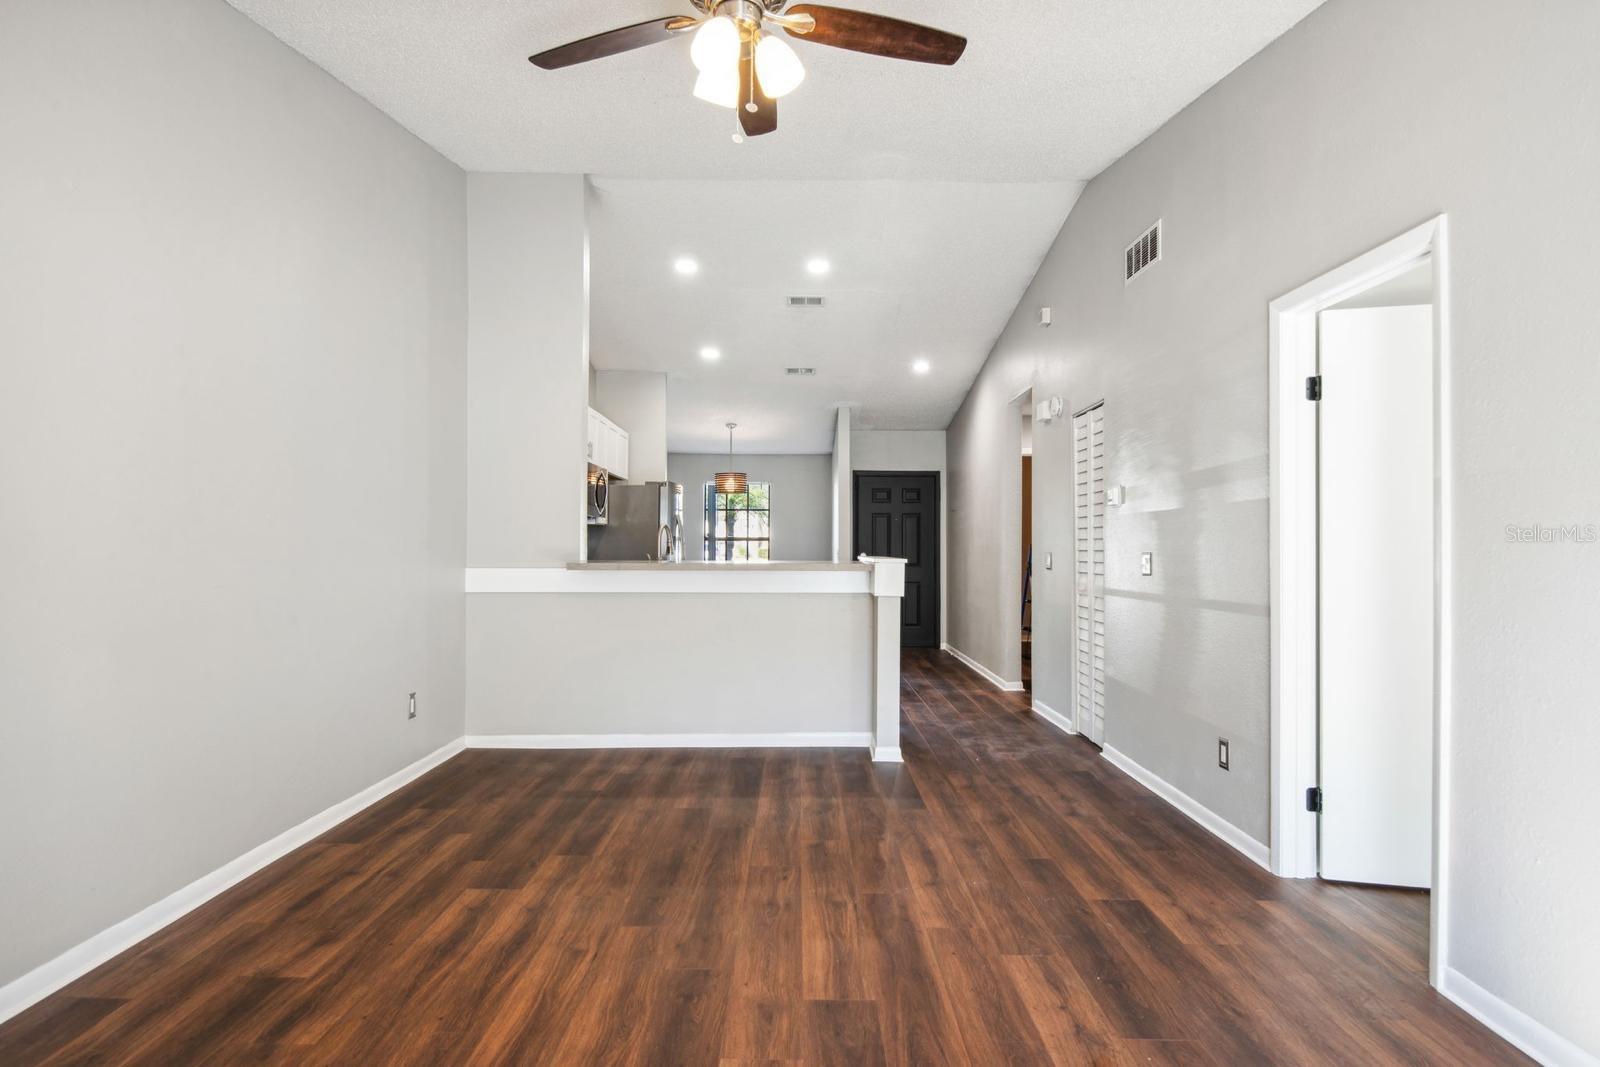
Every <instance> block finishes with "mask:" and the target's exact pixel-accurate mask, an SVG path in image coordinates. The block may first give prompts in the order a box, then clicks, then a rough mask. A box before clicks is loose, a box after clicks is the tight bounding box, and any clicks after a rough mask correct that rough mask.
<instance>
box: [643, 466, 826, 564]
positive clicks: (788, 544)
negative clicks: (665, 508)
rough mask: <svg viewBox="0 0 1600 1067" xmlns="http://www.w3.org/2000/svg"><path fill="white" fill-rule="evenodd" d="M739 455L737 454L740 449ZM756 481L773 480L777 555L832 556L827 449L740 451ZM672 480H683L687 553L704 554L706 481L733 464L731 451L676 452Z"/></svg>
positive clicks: (688, 556) (793, 557) (774, 550)
mask: <svg viewBox="0 0 1600 1067" xmlns="http://www.w3.org/2000/svg"><path fill="white" fill-rule="evenodd" d="M736 455H737V454H736ZM737 460H738V463H739V467H740V469H742V470H743V471H744V472H745V473H746V474H748V475H749V476H750V480H751V481H752V482H770V483H771V485H772V558H773V559H781V560H827V559H832V558H833V480H832V475H831V473H830V467H831V464H832V460H831V459H830V458H829V457H828V456H825V455H801V456H781V455H770V456H768V455H751V456H737ZM667 467H668V470H669V471H670V472H671V480H672V481H675V482H679V483H681V484H682V485H683V539H684V550H683V558H684V559H701V558H702V557H703V555H704V551H703V550H704V547H705V526H706V522H705V485H706V483H707V482H709V481H710V480H711V478H712V476H713V475H714V474H716V473H717V471H723V470H727V469H728V456H727V454H726V453H723V454H722V455H699V454H690V453H685V452H674V453H672V455H670V456H669V457H667Z"/></svg>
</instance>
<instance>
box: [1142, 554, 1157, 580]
mask: <svg viewBox="0 0 1600 1067" xmlns="http://www.w3.org/2000/svg"><path fill="white" fill-rule="evenodd" d="M1155 572H1156V554H1155V553H1154V552H1142V553H1140V554H1139V573H1140V574H1142V575H1144V576H1145V577H1146V578H1148V577H1150V575H1152V574H1154V573H1155Z"/></svg>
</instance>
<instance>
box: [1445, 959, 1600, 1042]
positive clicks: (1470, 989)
mask: <svg viewBox="0 0 1600 1067" xmlns="http://www.w3.org/2000/svg"><path fill="white" fill-rule="evenodd" d="M1439 992H1441V993H1443V994H1444V995H1445V996H1447V997H1449V998H1450V999H1451V1000H1453V1001H1455V1002H1456V1003H1457V1004H1459V1005H1461V1007H1462V1009H1463V1010H1465V1011H1466V1013H1467V1014H1468V1015H1471V1016H1472V1017H1473V1018H1475V1019H1477V1020H1478V1021H1479V1022H1480V1023H1482V1024H1483V1025H1485V1026H1487V1027H1488V1028H1489V1029H1491V1030H1493V1031H1494V1032H1495V1033H1497V1034H1499V1035H1500V1036H1501V1037H1503V1038H1505V1039H1506V1040H1507V1041H1509V1042H1511V1043H1512V1044H1513V1045H1515V1046H1517V1047H1518V1048H1519V1049H1521V1050H1522V1051H1523V1052H1526V1053H1527V1054H1528V1055H1530V1056H1532V1057H1533V1058H1534V1059H1536V1060H1538V1061H1539V1062H1540V1063H1543V1064H1546V1065H1548V1067H1596V1065H1597V1064H1600V1058H1596V1057H1595V1056H1594V1055H1592V1054H1591V1053H1588V1052H1585V1051H1584V1050H1583V1049H1581V1048H1579V1047H1578V1046H1577V1045H1574V1044H1573V1043H1572V1042H1571V1041H1568V1040H1567V1039H1566V1038H1564V1037H1562V1036H1561V1035H1560V1034H1558V1033H1556V1032H1555V1031H1553V1030H1551V1029H1550V1028H1549V1027H1547V1026H1545V1025H1544V1024H1543V1023H1540V1022H1537V1021H1536V1020H1534V1019H1531V1018H1529V1017H1528V1016H1527V1015H1525V1014H1524V1013H1523V1012H1522V1011H1521V1010H1520V1009H1518V1008H1514V1007H1512V1006H1511V1005H1510V1004H1507V1003H1506V1002H1505V1001H1503V1000H1501V999H1500V998H1499V997H1497V996H1495V995H1494V994H1493V993H1491V992H1489V991H1488V990H1487V989H1484V988H1483V987H1482V986H1480V985H1479V984H1478V983H1476V982H1474V981H1473V980H1472V979H1470V978H1468V977H1467V976H1466V975H1464V974H1462V973H1461V972H1460V971H1458V970H1456V969H1455V968H1453V967H1446V968H1445V969H1444V980H1443V981H1442V982H1440V984H1439Z"/></svg>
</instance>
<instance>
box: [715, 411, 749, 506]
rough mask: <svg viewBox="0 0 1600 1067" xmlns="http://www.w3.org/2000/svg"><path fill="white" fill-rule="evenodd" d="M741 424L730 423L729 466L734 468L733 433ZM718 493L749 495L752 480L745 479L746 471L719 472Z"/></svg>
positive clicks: (717, 478) (717, 479)
mask: <svg viewBox="0 0 1600 1067" xmlns="http://www.w3.org/2000/svg"><path fill="white" fill-rule="evenodd" d="M738 425H739V424H738V423H737V422H730V423H728V466H730V467H732V466H733V431H734V428H735V427H736V426H738ZM716 481H717V492H719V493H748V492H749V491H750V479H749V478H746V477H745V474H744V471H735V470H726V471H718V472H717V477H716Z"/></svg>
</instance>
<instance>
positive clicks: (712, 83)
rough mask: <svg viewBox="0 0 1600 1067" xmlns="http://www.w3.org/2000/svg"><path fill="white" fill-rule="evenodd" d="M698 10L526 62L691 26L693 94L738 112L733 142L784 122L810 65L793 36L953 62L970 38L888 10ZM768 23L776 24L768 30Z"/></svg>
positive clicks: (580, 55)
mask: <svg viewBox="0 0 1600 1067" xmlns="http://www.w3.org/2000/svg"><path fill="white" fill-rule="evenodd" d="M691 3H693V5H694V7H695V9H696V10H697V11H699V12H700V15H699V17H693V16H688V15H680V16H677V17H669V18H661V19H653V20H651V21H650V22H640V23H636V24H634V25H632V26H624V27H622V28H621V29H616V30H609V31H607V32H605V33H598V34H595V35H594V36H592V37H585V38H583V39H582V40H581V41H573V42H572V43H571V44H564V45H561V46H560V47H558V48H551V49H549V50H547V51H544V52H540V53H539V54H538V55H534V56H529V57H528V61H529V62H531V63H532V64H533V65H534V66H537V67H541V68H543V69H545V70H559V69H561V68H562V67H570V66H574V65H576V64H578V63H587V62H589V61H590V60H593V59H602V58H604V57H606V56H614V55H617V54H619V53H621V52H629V51H632V50H633V49H635V48H643V47H645V46H646V45H652V44H658V43H660V42H662V41H668V40H671V39H672V38H674V37H677V36H680V35H681V34H684V33H689V32H691V31H692V32H693V34H694V38H693V40H692V41H691V43H690V45H689V59H690V61H691V62H692V63H693V64H694V66H695V69H696V70H697V71H698V74H697V76H696V78H695V82H694V95H695V96H696V97H697V98H699V99H701V100H704V101H706V102H707V103H711V104H716V105H717V106H719V107H726V108H732V109H734V110H735V112H736V113H737V115H738V129H737V130H736V131H735V133H734V138H733V139H734V141H736V142H740V141H743V140H744V138H745V137H746V136H749V137H759V136H761V135H762V134H767V133H771V132H772V131H774V130H776V129H777V128H778V99H779V98H780V97H783V96H787V95H788V94H789V93H792V92H794V90H795V89H797V88H798V87H799V86H800V83H801V82H802V81H804V80H805V76H806V69H805V65H804V64H803V63H801V62H800V57H799V56H798V55H797V54H796V53H795V50H794V49H793V48H791V47H790V46H789V43H788V42H787V41H785V40H784V39H783V38H782V37H779V36H778V35H777V34H776V33H775V32H773V30H781V31H783V33H785V34H787V35H789V36H790V37H793V38H795V39H796V40H802V41H806V40H809V41H811V42H813V43H815V44H822V45H828V46H830V47H833V48H844V49H848V50H850V51H852V52H864V53H866V54H868V55H875V56H886V57H888V58H891V59H906V60H910V61H912V62H916V63H937V64H941V65H943V66H949V65H950V64H952V63H954V62H955V61H956V60H958V59H960V58H961V53H962V52H963V51H964V50H965V49H966V47H967V39H966V38H965V37H958V36H956V35H955V34H953V33H945V32H944V31H943V30H935V29H930V28H929V27H927V26H919V25H917V24H916V23H914V22H905V21H903V20H901V19H893V18H889V17H887V16H884V15H869V14H867V13H866V12H863V11H851V10H849V9H848V8H842V7H825V6H823V5H821V4H796V5H795V6H793V7H789V6H788V0H691ZM767 27H770V28H771V29H765V28H767Z"/></svg>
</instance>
